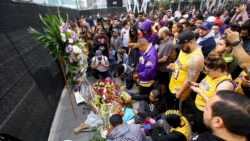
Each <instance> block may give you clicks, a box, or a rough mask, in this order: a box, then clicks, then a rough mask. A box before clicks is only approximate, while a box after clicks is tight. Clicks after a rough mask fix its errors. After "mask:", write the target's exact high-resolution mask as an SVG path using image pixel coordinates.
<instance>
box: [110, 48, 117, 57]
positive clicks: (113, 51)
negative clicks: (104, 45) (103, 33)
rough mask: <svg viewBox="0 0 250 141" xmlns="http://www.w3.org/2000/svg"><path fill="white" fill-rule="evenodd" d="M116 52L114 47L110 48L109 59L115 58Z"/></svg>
mask: <svg viewBox="0 0 250 141" xmlns="http://www.w3.org/2000/svg"><path fill="white" fill-rule="evenodd" d="M115 54H116V51H115V50H114V49H112V50H109V59H110V60H115Z"/></svg>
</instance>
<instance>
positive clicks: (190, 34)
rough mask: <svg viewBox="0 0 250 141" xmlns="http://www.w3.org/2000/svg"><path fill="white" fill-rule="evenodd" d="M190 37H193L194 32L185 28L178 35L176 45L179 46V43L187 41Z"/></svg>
mask: <svg viewBox="0 0 250 141" xmlns="http://www.w3.org/2000/svg"><path fill="white" fill-rule="evenodd" d="M192 39H194V32H193V31H190V30H185V31H183V32H181V34H180V35H179V36H178V39H177V42H176V46H177V47H180V46H181V45H183V44H185V43H187V42H189V41H190V40H192Z"/></svg>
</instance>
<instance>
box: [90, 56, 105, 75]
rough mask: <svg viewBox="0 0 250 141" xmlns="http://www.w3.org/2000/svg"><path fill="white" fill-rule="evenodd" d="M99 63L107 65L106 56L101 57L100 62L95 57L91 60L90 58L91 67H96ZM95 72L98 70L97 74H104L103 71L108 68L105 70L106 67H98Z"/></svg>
mask: <svg viewBox="0 0 250 141" xmlns="http://www.w3.org/2000/svg"><path fill="white" fill-rule="evenodd" d="M99 63H102V64H106V65H107V64H108V63H109V62H108V58H107V57H106V56H103V55H102V57H101V60H99V59H98V58H97V57H96V56H94V57H93V58H92V64H93V65H96V64H99ZM96 70H98V71H99V72H105V71H107V70H108V68H106V67H104V66H98V67H97V68H96Z"/></svg>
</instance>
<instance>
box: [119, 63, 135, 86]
mask: <svg viewBox="0 0 250 141" xmlns="http://www.w3.org/2000/svg"><path fill="white" fill-rule="evenodd" d="M116 69H117V73H118V75H119V77H120V78H121V79H122V80H125V82H126V88H127V89H131V88H132V87H133V84H134V80H133V73H134V68H132V67H130V66H128V65H126V64H119V65H117V68H116Z"/></svg>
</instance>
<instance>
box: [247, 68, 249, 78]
mask: <svg viewBox="0 0 250 141" xmlns="http://www.w3.org/2000/svg"><path fill="white" fill-rule="evenodd" d="M247 74H248V80H250V68H247Z"/></svg>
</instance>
